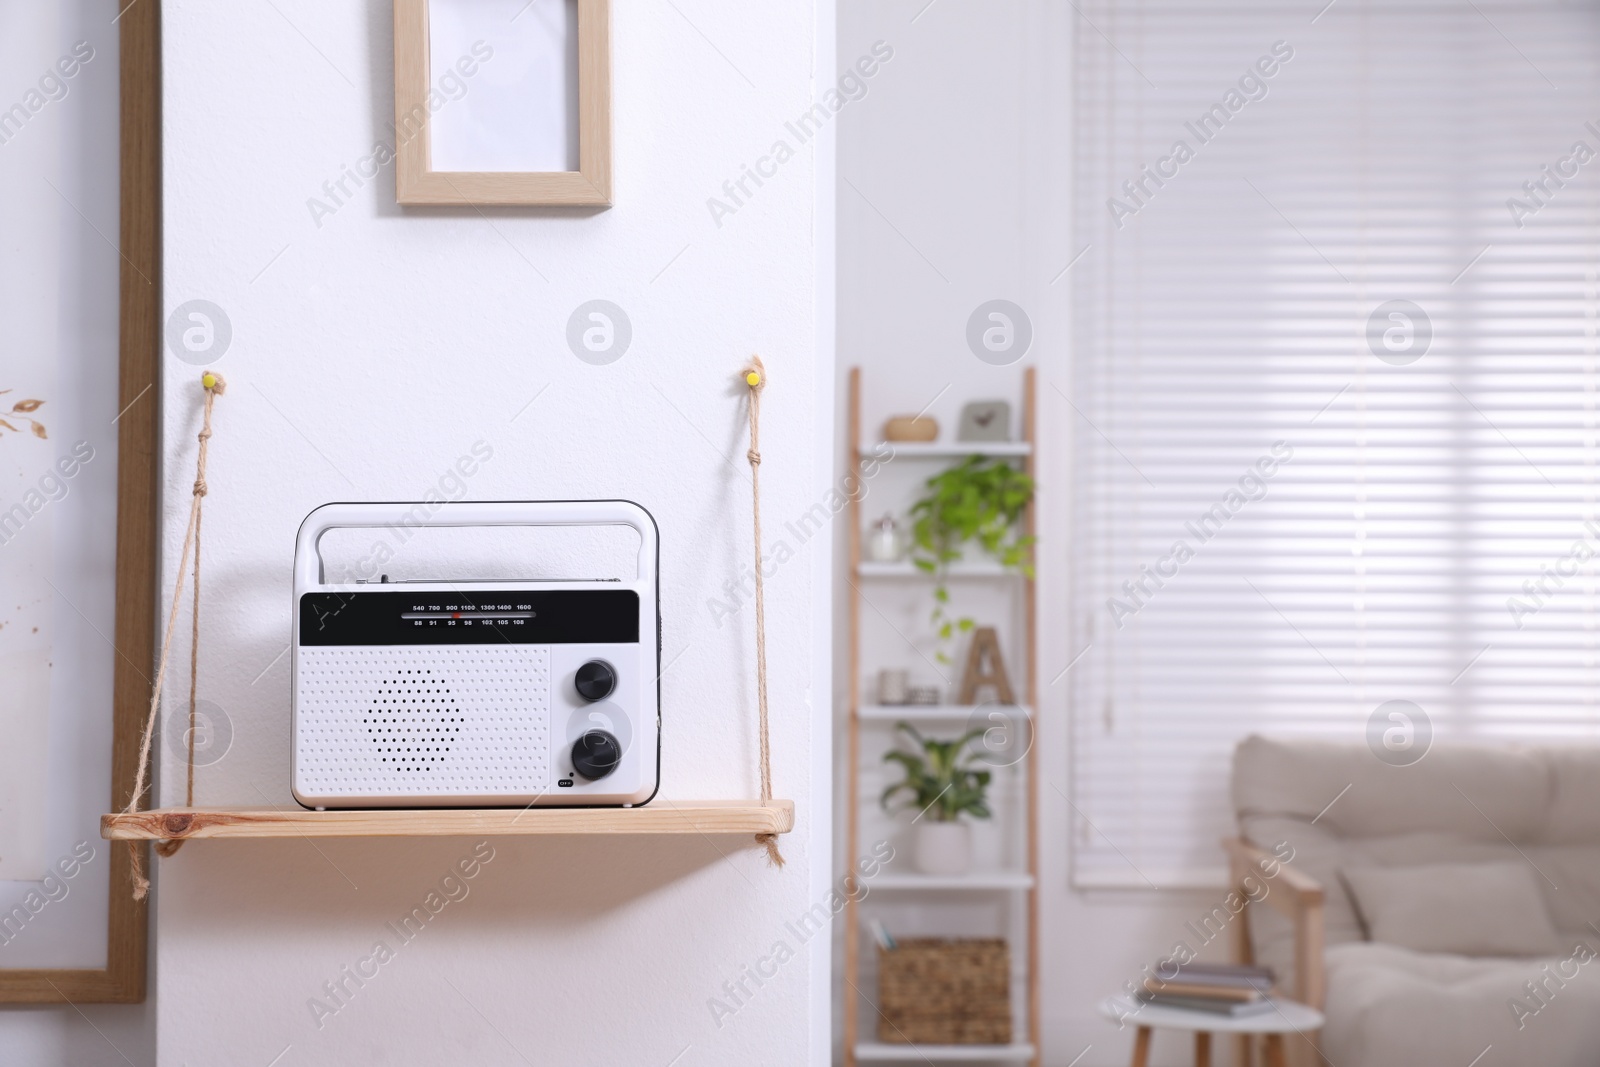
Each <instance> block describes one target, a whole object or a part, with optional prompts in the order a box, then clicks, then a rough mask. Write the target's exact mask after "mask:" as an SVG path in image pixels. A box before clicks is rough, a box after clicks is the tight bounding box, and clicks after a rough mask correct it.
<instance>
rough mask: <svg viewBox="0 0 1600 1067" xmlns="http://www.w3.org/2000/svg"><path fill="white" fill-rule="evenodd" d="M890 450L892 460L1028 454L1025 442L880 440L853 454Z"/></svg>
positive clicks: (1029, 447)
mask: <svg viewBox="0 0 1600 1067" xmlns="http://www.w3.org/2000/svg"><path fill="white" fill-rule="evenodd" d="M886 448H892V449H894V458H895V459H965V458H966V457H968V456H1031V455H1032V454H1033V445H1032V444H1030V443H1028V442H1027V441H951V442H949V443H944V442H941V441H927V442H924V441H880V442H878V443H877V444H875V445H873V446H872V447H871V448H869V449H863V450H862V451H860V452H859V453H857V454H858V455H859V456H860V457H861V458H862V459H864V460H866V459H879V458H880V457H881V456H882V455H883V454H884V449H886Z"/></svg>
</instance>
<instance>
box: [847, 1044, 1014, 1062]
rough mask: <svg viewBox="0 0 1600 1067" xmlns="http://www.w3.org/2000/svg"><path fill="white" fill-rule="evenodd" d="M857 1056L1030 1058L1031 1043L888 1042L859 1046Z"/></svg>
mask: <svg viewBox="0 0 1600 1067" xmlns="http://www.w3.org/2000/svg"><path fill="white" fill-rule="evenodd" d="M856 1059H858V1060H879V1061H889V1062H893V1061H898V1062H902V1063H925V1062H927V1061H929V1060H978V1061H981V1060H1031V1059H1033V1046H1032V1045H886V1044H880V1043H878V1042H870V1043H867V1044H860V1045H857V1046H856Z"/></svg>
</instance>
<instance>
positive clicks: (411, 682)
mask: <svg viewBox="0 0 1600 1067" xmlns="http://www.w3.org/2000/svg"><path fill="white" fill-rule="evenodd" d="M435 507H437V506H436V505H423V506H418V505H415V504H326V505H324V506H322V507H320V508H318V509H316V510H315V511H313V512H312V513H311V514H310V515H308V516H306V520H305V522H304V523H303V524H301V527H300V534H299V537H298V538H297V540H296V542H295V554H294V662H293V666H292V675H293V682H292V685H293V692H294V703H293V724H292V727H291V734H292V736H293V746H294V751H293V756H292V766H293V772H292V773H293V789H294V795H295V798H296V799H297V800H299V801H300V803H301V804H304V805H306V806H307V807H316V808H367V807H418V808H425V807H491V806H509V805H517V806H523V805H635V804H643V803H645V802H646V801H648V800H649V799H650V798H651V797H653V796H654V795H655V792H656V788H657V784H658V782H659V778H660V759H661V743H660V742H661V720H660V686H659V675H660V673H661V672H660V666H659V661H660V657H661V623H660V618H661V616H660V610H659V601H658V589H659V583H658V581H657V576H656V566H657V558H658V552H657V537H656V525H655V520H654V519H652V518H651V517H650V513H649V512H647V511H645V510H644V508H642V507H640V506H639V505H637V504H633V503H630V502H628V501H623V500H556V501H490V502H482V503H477V502H462V503H452V504H445V505H443V506H442V507H437V510H434V508H435ZM611 525H625V526H630V527H632V528H633V529H634V530H635V531H636V532H637V533H638V535H639V558H638V565H637V572H636V575H635V577H634V579H633V580H632V581H618V580H614V579H612V580H574V581H566V580H559V581H543V580H541V581H528V580H519V581H485V580H474V581H459V582H458V581H406V582H393V583H388V582H385V583H383V584H365V583H358V584H355V585H331V584H327V583H326V582H325V581H324V578H323V568H322V554H321V550H320V548H319V542H320V540H321V538H322V535H323V534H325V533H326V532H328V531H329V530H331V529H335V528H339V527H416V526H611Z"/></svg>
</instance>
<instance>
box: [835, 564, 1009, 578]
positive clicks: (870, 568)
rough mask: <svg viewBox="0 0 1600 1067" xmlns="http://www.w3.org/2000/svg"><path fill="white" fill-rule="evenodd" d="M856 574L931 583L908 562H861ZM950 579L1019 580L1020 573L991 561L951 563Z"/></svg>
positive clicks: (927, 575)
mask: <svg viewBox="0 0 1600 1067" xmlns="http://www.w3.org/2000/svg"><path fill="white" fill-rule="evenodd" d="M856 574H857V575H859V576H860V577H862V578H922V579H925V580H929V581H931V580H932V579H933V575H932V574H929V573H928V572H927V571H925V570H923V569H921V568H920V567H918V566H917V565H916V564H914V563H912V562H911V561H910V560H901V561H899V562H897V563H877V562H874V561H872V560H862V561H861V562H860V563H858V564H856ZM945 575H946V576H947V577H950V578H1021V577H1022V572H1021V571H1020V570H1017V569H1016V568H1014V567H1002V566H1001V565H1000V564H999V563H997V562H995V561H994V560H991V559H980V560H970V561H962V562H959V563H952V564H951V565H950V566H949V568H948V569H947V570H946V571H945Z"/></svg>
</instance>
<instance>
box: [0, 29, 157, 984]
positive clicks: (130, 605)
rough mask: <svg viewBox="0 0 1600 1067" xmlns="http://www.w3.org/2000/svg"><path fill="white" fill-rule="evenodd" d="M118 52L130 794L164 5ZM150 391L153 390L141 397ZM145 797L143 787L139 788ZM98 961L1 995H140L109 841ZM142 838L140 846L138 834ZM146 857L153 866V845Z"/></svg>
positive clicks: (125, 888)
mask: <svg viewBox="0 0 1600 1067" xmlns="http://www.w3.org/2000/svg"><path fill="white" fill-rule="evenodd" d="M118 33H119V44H118V49H119V53H120V63H121V73H120V80H121V87H120V88H121V97H122V99H121V104H120V111H121V118H120V127H121V142H122V147H121V162H120V167H121V177H120V184H121V194H120V210H121V223H120V226H121V232H120V237H121V241H120V250H121V253H122V255H121V275H120V278H119V280H118V288H119V296H118V303H119V322H118V348H119V356H118V366H119V370H118V391H117V395H118V401H117V403H118V406H119V408H120V410H121V411H122V414H121V415H120V416H119V418H118V421H117V483H116V484H117V550H116V551H117V556H116V558H117V563H116V609H115V618H116V623H115V634H114V641H113V643H114V644H115V646H116V653H115V655H116V660H115V667H114V668H113V669H114V674H113V676H112V704H113V706H112V737H111V797H112V803H113V805H114V807H116V808H117V809H118V810H120V809H122V808H123V807H125V806H126V805H127V803H128V799H129V797H130V796H131V795H132V794H133V781H134V775H135V773H136V772H137V768H138V763H139V734H140V731H141V730H142V729H143V727H144V717H145V711H146V708H147V707H148V705H149V701H150V675H151V674H152V673H153V668H154V662H155V647H156V646H155V635H156V551H157V548H158V546H159V545H160V536H159V524H160V509H159V500H160V497H159V488H160V479H161V451H160V441H161V436H160V421H161V419H160V416H161V405H160V402H159V400H158V399H157V397H159V396H160V391H159V390H157V389H155V388H154V386H155V385H156V384H157V382H158V381H159V375H160V371H161V351H162V347H161V346H162V338H161V288H160V284H159V281H160V278H161V5H160V4H155V3H144V4H130V5H129V6H128V7H127V9H126V10H124V11H123V13H122V15H121V16H120V23H119V26H118ZM146 391H149V392H151V393H152V394H153V395H152V396H151V397H146V398H144V400H143V401H142V402H140V398H141V397H142V396H143V394H144V393H145V392H146ZM146 799H148V798H146ZM107 845H108V846H109V847H108V849H107V851H108V853H109V858H110V861H111V872H110V877H111V893H110V901H109V904H108V906H107V917H106V965H105V967H103V968H99V969H91V968H44V967H31V968H30V967H15V968H0V1004H74V1005H76V1004H137V1003H140V1002H142V1001H143V1000H144V997H145V972H146V962H147V949H148V932H149V925H148V918H149V916H148V909H147V908H146V905H145V902H144V901H138V900H134V899H133V880H132V873H133V872H132V863H131V861H130V858H129V855H128V850H127V849H126V848H124V847H123V846H122V845H121V844H120V843H119V844H116V845H110V843H109V842H108V843H107ZM140 847H141V848H146V847H147V846H144V845H140ZM145 863H146V865H147V866H148V864H149V857H148V855H146V857H145Z"/></svg>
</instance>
